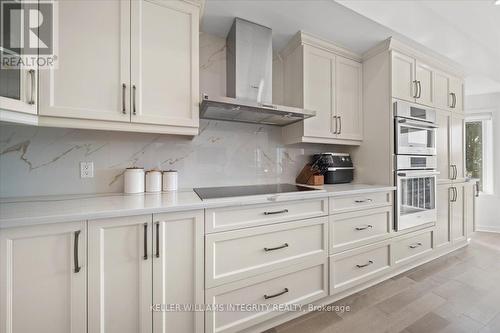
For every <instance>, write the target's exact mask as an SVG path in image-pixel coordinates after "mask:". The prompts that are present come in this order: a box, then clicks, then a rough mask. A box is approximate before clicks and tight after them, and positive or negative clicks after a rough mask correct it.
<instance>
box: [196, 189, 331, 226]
mask: <svg viewBox="0 0 500 333" xmlns="http://www.w3.org/2000/svg"><path fill="white" fill-rule="evenodd" d="M326 215H328V199H327V198H324V199H312V200H311V199H309V200H296V201H284V202H279V203H270V204H258V205H248V206H239V207H234V206H233V207H223V208H211V209H206V210H205V223H206V224H205V226H206V228H205V231H206V233H213V232H218V231H226V230H234V229H241V228H246V227H253V226H258V225H265V224H272V223H278V222H286V221H295V220H301V219H305V218H311V217H320V216H326Z"/></svg>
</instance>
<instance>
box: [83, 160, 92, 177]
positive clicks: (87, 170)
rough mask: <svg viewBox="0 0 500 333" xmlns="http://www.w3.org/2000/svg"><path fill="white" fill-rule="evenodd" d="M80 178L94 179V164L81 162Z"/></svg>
mask: <svg viewBox="0 0 500 333" xmlns="http://www.w3.org/2000/svg"><path fill="white" fill-rule="evenodd" d="M80 178H94V162H80Z"/></svg>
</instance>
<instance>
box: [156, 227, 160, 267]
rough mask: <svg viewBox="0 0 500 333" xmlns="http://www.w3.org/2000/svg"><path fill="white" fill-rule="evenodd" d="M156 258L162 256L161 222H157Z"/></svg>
mask: <svg viewBox="0 0 500 333" xmlns="http://www.w3.org/2000/svg"><path fill="white" fill-rule="evenodd" d="M156 258H160V222H156Z"/></svg>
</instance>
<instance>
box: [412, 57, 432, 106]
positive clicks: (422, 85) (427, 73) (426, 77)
mask: <svg viewBox="0 0 500 333" xmlns="http://www.w3.org/2000/svg"><path fill="white" fill-rule="evenodd" d="M415 76H416V84H417V87H416V88H417V97H416V98H415V101H416V102H417V103H420V104H424V105H429V106H432V105H434V96H433V91H432V86H433V82H432V77H433V75H432V68H431V67H430V66H428V65H426V64H425V63H423V62H421V61H418V60H416V61H415Z"/></svg>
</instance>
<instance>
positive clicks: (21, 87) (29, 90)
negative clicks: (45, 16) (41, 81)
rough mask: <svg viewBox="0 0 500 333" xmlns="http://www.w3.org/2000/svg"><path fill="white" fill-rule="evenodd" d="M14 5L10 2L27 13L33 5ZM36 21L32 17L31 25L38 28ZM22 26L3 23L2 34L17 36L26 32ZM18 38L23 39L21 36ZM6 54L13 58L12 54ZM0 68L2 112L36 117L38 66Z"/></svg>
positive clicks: (34, 29)
mask: <svg viewBox="0 0 500 333" xmlns="http://www.w3.org/2000/svg"><path fill="white" fill-rule="evenodd" d="M4 2H7V1H4ZM13 3H14V2H12V1H10V2H9V5H10V6H11V8H12V9H14V10H25V11H27V10H28V8H27V7H28V6H30V5H31V3H28V2H26V3H24V2H21V1H20V2H18V3H17V4H15V5H14V4H13ZM2 19H3V17H2ZM34 19H35V18H33V17H30V24H32V25H34V26H35V27H36V26H37V22H34ZM16 23H17V24H16ZM16 25H17V26H16ZM21 25H22V22H20V21H19V22H15V20H12V21H11V22H10V24H5V25H4V24H3V22H2V33H3V35H4V36H12V35H17V33H18V32H19V31H24V30H23V28H22V26H21ZM30 31H34V32H35V33H38V29H37V28H32V27H31V26H30ZM16 37H17V38H21V36H16ZM2 41H3V39H2ZM5 43H6V41H5ZM30 43H33V41H30ZM0 52H1V51H0ZM4 54H5V55H8V56H13V55H12V54H11V53H10V52H9V53H4ZM15 56H17V54H15ZM0 67H2V68H0V110H2V109H3V110H9V111H17V112H22V113H28V114H35V115H36V114H37V112H38V110H37V109H38V107H37V106H38V102H37V90H38V88H37V87H38V77H37V76H38V68H37V67H36V66H35V67H34V68H27V67H25V66H20V67H19V68H15V69H14V68H9V69H6V68H4V67H3V66H0ZM0 120H3V119H0Z"/></svg>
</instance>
